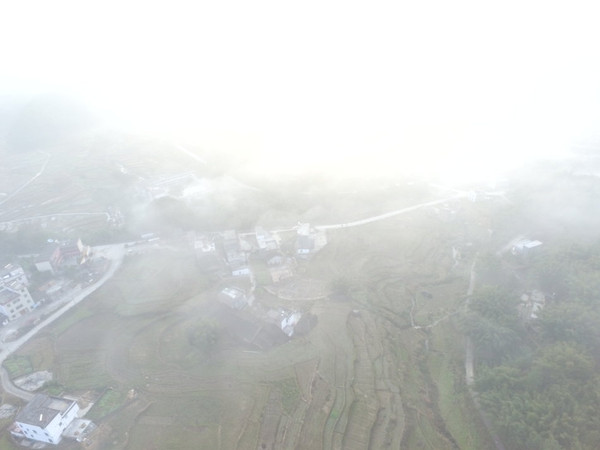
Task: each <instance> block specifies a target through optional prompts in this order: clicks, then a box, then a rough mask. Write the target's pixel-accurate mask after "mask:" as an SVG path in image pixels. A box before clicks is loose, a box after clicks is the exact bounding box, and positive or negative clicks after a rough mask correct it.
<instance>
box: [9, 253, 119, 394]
mask: <svg viewBox="0 0 600 450" xmlns="http://www.w3.org/2000/svg"><path fill="white" fill-rule="evenodd" d="M93 251H94V254H95V255H96V256H104V257H106V258H107V259H109V260H110V261H111V263H110V267H109V269H108V270H107V271H106V273H105V274H104V275H103V276H102V278H100V279H99V280H98V281H97V282H96V283H94V284H93V285H91V286H88V287H87V288H85V289H83V290H81V291H80V292H78V293H76V294H75V295H73V294H72V293H71V294H69V295H67V296H66V297H64V298H63V299H61V300H58V302H61V303H62V306H61V307H60V308H59V309H58V310H56V311H55V312H53V313H52V314H50V315H49V316H48V317H47V318H46V319H44V320H43V321H41V322H40V323H39V324H37V325H36V326H34V327H33V328H32V329H31V330H29V331H28V332H27V333H25V334H24V335H23V336H21V337H20V338H18V339H16V340H14V341H11V342H5V343H2V350H1V351H0V382H1V384H2V388H3V389H4V391H5V392H7V393H9V394H11V395H14V396H16V397H19V398H22V399H23V400H26V401H29V400H31V398H32V397H33V395H35V394H33V393H31V392H27V391H24V390H22V389H19V388H17V387H16V386H15V385H14V384H13V383H12V381H11V379H10V377H9V376H8V372H7V371H6V370H5V369H4V367H2V363H3V362H4V361H5V360H6V358H8V357H9V356H10V355H11V354H13V353H14V352H15V351H17V350H18V349H19V348H20V347H21V346H22V345H23V344H25V343H26V342H27V341H28V340H29V339H31V338H32V337H33V336H35V335H36V334H37V333H38V332H39V331H40V330H41V329H43V328H44V327H46V326H48V325H50V324H51V323H52V322H54V321H55V320H56V319H58V318H59V317H60V316H62V315H63V314H64V313H66V312H67V311H68V310H70V309H71V308H73V307H74V306H75V305H77V304H79V303H80V302H81V301H82V300H84V299H85V298H86V297H87V296H89V295H90V294H91V293H92V292H94V291H96V290H97V289H98V288H99V287H100V286H102V285H103V284H104V283H105V282H106V281H107V280H108V279H110V278H111V277H112V276H113V275H114V274H115V272H116V271H117V269H118V268H119V267H120V266H121V263H122V262H123V256H124V254H125V252H124V245H123V244H116V245H110V246H108V245H107V246H103V247H94V248H93Z"/></svg>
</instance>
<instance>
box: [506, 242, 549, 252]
mask: <svg viewBox="0 0 600 450" xmlns="http://www.w3.org/2000/svg"><path fill="white" fill-rule="evenodd" d="M540 245H542V242H541V241H537V240H531V239H520V240H519V241H517V242H515V244H514V245H513V247H512V248H511V253H512V254H513V255H522V254H526V253H527V252H528V251H529V250H531V249H532V248H536V247H539V246H540Z"/></svg>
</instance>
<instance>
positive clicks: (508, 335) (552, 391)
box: [465, 245, 600, 450]
mask: <svg viewBox="0 0 600 450" xmlns="http://www.w3.org/2000/svg"><path fill="white" fill-rule="evenodd" d="M599 262H600V245H588V246H585V247H583V246H579V245H561V246H559V247H557V248H554V249H548V251H546V252H544V253H540V254H539V255H537V256H536V257H535V258H532V260H531V263H530V266H529V267H528V280H527V281H528V283H531V284H537V285H538V286H540V287H542V288H543V289H544V290H545V292H546V293H547V297H548V302H547V304H546V307H545V308H544V310H543V311H542V312H541V313H540V314H539V319H537V320H535V321H533V322H531V323H529V324H528V325H527V326H526V324H524V323H522V322H520V321H519V319H518V315H517V313H516V310H517V309H516V303H515V301H518V300H513V299H518V291H514V292H508V291H503V290H502V289H500V288H495V287H494V288H491V287H486V288H483V289H481V290H479V291H478V292H477V293H476V295H475V296H474V298H473V299H472V302H471V305H470V308H469V310H470V312H469V314H468V315H467V317H466V320H465V330H466V332H467V334H468V335H469V336H470V337H471V338H472V339H473V342H474V344H475V346H476V349H477V352H478V353H477V355H478V357H479V358H478V360H479V362H480V364H479V365H478V368H477V372H476V373H477V381H476V390H477V391H478V392H479V398H480V402H481V405H482V406H483V407H484V408H485V409H486V411H488V413H489V414H490V415H491V416H492V418H493V421H494V425H495V426H496V428H497V430H498V432H499V434H500V436H501V438H502V441H503V443H504V444H505V446H506V447H507V448H510V449H523V448H527V449H540V450H542V449H544V450H545V449H559V448H570V449H596V448H598V446H599V445H600V375H599V374H600V313H599V312H598V306H597V305H598V302H599V301H600V289H598V288H600V276H598V274H597V269H598V268H599V267H600V264H599Z"/></svg>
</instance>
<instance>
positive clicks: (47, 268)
mask: <svg viewBox="0 0 600 450" xmlns="http://www.w3.org/2000/svg"><path fill="white" fill-rule="evenodd" d="M90 255H91V247H90V246H88V245H84V244H83V243H82V242H81V239H78V240H77V242H75V243H73V242H62V243H56V242H55V243H51V244H50V245H48V246H47V247H46V248H45V249H44V251H43V252H42V253H41V254H40V255H39V256H38V258H37V259H36V261H35V267H36V269H37V270H38V271H39V272H51V273H55V272H58V271H60V270H61V269H63V268H65V267H70V266H77V265H80V264H83V263H85V262H86V261H87V260H88V258H89V257H90Z"/></svg>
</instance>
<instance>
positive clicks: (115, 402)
mask: <svg viewBox="0 0 600 450" xmlns="http://www.w3.org/2000/svg"><path fill="white" fill-rule="evenodd" d="M123 403H125V396H124V395H123V394H122V393H121V392H119V391H115V390H114V389H107V390H106V391H105V392H104V394H102V396H101V397H100V398H99V399H98V400H97V401H96V403H94V406H93V407H92V409H91V410H90V412H89V413H88V414H87V417H88V418H89V419H91V420H100V419H102V418H103V417H106V416H107V415H109V414H110V413H112V412H114V411H116V410H117V409H119V408H120V407H121V405H123Z"/></svg>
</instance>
